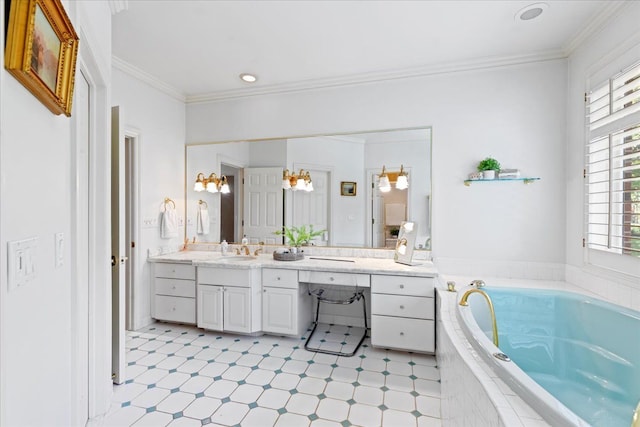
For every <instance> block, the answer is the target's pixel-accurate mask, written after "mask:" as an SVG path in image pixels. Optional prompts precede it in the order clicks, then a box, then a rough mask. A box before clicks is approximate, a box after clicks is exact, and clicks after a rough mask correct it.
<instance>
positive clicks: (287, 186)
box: [282, 178, 291, 190]
mask: <svg viewBox="0 0 640 427" xmlns="http://www.w3.org/2000/svg"><path fill="white" fill-rule="evenodd" d="M290 188H291V182H289V178H283V179H282V189H283V190H288V189H290Z"/></svg>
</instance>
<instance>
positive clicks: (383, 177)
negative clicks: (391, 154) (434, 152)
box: [378, 165, 409, 193]
mask: <svg viewBox="0 0 640 427" xmlns="http://www.w3.org/2000/svg"><path fill="white" fill-rule="evenodd" d="M389 176H391V178H389ZM378 178H379V181H378V189H379V190H380V191H381V192H383V193H388V192H389V191H391V182H392V181H391V180H392V179H395V181H393V182H395V183H396V188H397V189H398V190H406V189H407V188H409V174H408V173H406V172H405V171H404V166H403V165H400V172H399V173H397V172H389V174H387V171H386V169H385V167H384V166H382V173H381V174H380V175H378Z"/></svg>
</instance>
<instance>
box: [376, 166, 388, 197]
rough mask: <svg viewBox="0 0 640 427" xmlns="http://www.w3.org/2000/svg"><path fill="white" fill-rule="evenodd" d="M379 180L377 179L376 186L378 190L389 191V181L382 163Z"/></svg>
mask: <svg viewBox="0 0 640 427" xmlns="http://www.w3.org/2000/svg"><path fill="white" fill-rule="evenodd" d="M379 178H380V181H378V188H379V189H380V191H382V192H383V193H388V192H389V191H391V182H390V181H389V177H388V176H387V171H386V170H385V168H384V165H383V166H382V173H381V174H380V176H379Z"/></svg>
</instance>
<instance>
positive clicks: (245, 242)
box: [242, 234, 249, 245]
mask: <svg viewBox="0 0 640 427" xmlns="http://www.w3.org/2000/svg"><path fill="white" fill-rule="evenodd" d="M242 244H243V245H248V244H249V239H247V235H246V234H245V235H244V236H243V237H242Z"/></svg>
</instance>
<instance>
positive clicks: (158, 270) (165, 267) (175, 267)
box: [154, 262, 196, 280]
mask: <svg viewBox="0 0 640 427" xmlns="http://www.w3.org/2000/svg"><path fill="white" fill-rule="evenodd" d="M154 275H155V277H166V278H168V279H187V280H196V268H195V267H194V266H193V265H189V264H167V263H162V262H157V263H155V271H154Z"/></svg>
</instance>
